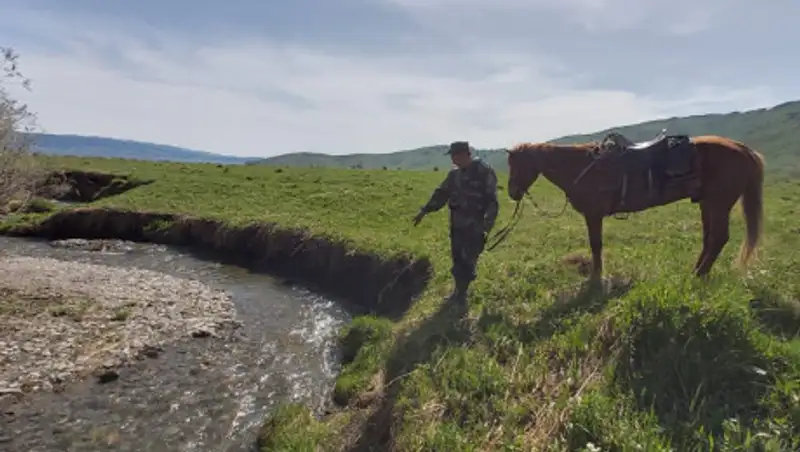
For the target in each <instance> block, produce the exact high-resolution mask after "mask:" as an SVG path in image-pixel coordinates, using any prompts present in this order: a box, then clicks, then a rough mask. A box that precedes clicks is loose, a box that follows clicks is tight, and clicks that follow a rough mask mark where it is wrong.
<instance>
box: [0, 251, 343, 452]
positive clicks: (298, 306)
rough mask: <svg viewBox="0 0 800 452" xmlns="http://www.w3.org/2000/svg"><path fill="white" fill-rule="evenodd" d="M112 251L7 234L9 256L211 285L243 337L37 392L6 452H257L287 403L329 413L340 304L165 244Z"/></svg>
mask: <svg viewBox="0 0 800 452" xmlns="http://www.w3.org/2000/svg"><path fill="white" fill-rule="evenodd" d="M120 245H121V248H120V249H117V250H116V251H112V252H99V251H86V250H81V249H74V248H57V247H53V246H51V245H50V244H48V243H47V242H43V241H32V240H27V239H19V238H10V237H0V249H2V250H3V251H4V252H5V253H8V254H16V255H24V256H40V257H51V258H56V259H63V260H71V261H78V262H87V263H96V264H104V265H112V266H117V267H135V268H144V269H149V270H156V271H161V272H164V273H167V274H170V275H174V276H183V277H189V278H194V279H199V280H201V281H203V282H204V283H206V284H208V285H210V286H212V287H216V288H220V289H223V290H226V291H227V292H228V293H230V294H231V295H232V297H233V301H234V304H235V306H236V309H237V312H238V317H239V319H240V320H241V321H242V323H243V324H242V327H241V328H240V329H239V330H238V331H237V335H236V337H234V338H233V339H230V340H227V339H217V338H202V339H201V338H187V339H185V340H183V341H181V342H179V343H176V344H172V345H168V346H165V347H163V351H162V352H161V353H160V354H159V356H158V357H157V358H155V359H146V360H142V361H137V362H135V363H134V364H133V365H132V366H130V367H124V368H121V369H119V375H120V378H119V379H118V380H117V381H115V382H113V383H108V384H102V385H101V384H98V383H97V382H95V381H94V380H91V381H90V380H87V381H84V382H81V383H76V384H72V385H70V386H68V387H67V388H66V389H65V390H64V391H62V392H51V393H42V394H34V395H28V396H26V397H25V399H24V400H23V401H22V402H20V403H17V404H15V405H13V406H12V407H11V408H7V409H5V411H6V412H5V413H0V424H5V425H2V426H0V450H3V451H5V450H9V451H12V450H14V451H15V450H20V451H26V452H34V451H73V450H74V451H94V450H114V451H150V452H159V451H226V452H228V451H231V452H233V451H250V450H253V447H254V443H255V436H256V434H257V431H258V427H259V426H260V424H261V423H262V422H263V420H264V418H265V416H266V415H267V414H268V413H269V412H270V410H271V409H272V408H273V407H274V406H275V405H276V404H277V403H279V402H282V401H286V400H293V401H300V402H304V403H308V404H311V405H312V406H313V407H314V408H315V409H318V410H321V409H324V404H325V403H326V401H327V400H328V399H329V397H330V391H331V389H332V385H333V383H334V379H335V375H336V373H337V372H338V367H337V366H338V358H337V356H336V353H337V350H336V349H335V334H336V332H337V330H338V328H339V327H341V326H342V325H343V324H344V323H345V322H347V321H348V320H349V319H348V316H347V314H346V313H345V312H344V311H343V310H342V309H341V308H340V307H339V306H338V305H337V304H335V303H333V302H332V301H329V300H325V299H322V298H320V297H316V296H314V295H313V294H311V293H308V292H306V291H303V290H301V289H297V288H292V287H287V286H284V285H281V284H280V283H278V282H277V281H276V280H274V279H273V278H270V277H268V276H265V275H259V274H253V273H250V272H248V271H247V270H244V269H241V268H238V267H231V266H225V265H221V264H218V263H214V262H210V261H205V260H201V259H198V258H195V257H193V256H192V255H191V254H189V253H188V252H185V251H181V250H176V249H174V248H168V247H164V246H159V245H149V244H132V243H122V242H120Z"/></svg>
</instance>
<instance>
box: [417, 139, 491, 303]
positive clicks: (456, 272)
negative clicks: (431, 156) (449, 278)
mask: <svg viewBox="0 0 800 452" xmlns="http://www.w3.org/2000/svg"><path fill="white" fill-rule="evenodd" d="M446 154H448V155H450V158H451V159H452V161H453V164H454V165H455V166H456V168H454V169H453V170H451V171H450V172H449V173H448V174H447V177H446V178H445V180H444V181H443V182H442V183H441V184H440V185H439V186H438V187H437V188H436V190H434V192H433V195H431V198H430V200H429V201H428V203H427V204H425V205H424V206H423V207H422V208H421V209H420V211H419V213H418V214H417V215H416V216H415V217H414V226H416V225H418V224H419V222H420V221H421V220H422V218H423V217H424V216H425V215H427V214H428V213H430V212H435V211H437V210H439V209H441V208H442V207H444V204H445V203H447V204H448V205H449V207H450V252H451V254H452V259H453V267H452V269H451V273H452V275H453V279H454V281H455V290H454V291H453V295H452V298H453V299H454V301H458V302H461V303H466V295H467V289H468V288H469V285H470V283H471V282H472V281H473V280H475V278H476V277H477V272H476V266H477V263H478V257H479V256H480V254H481V253H482V252H483V248H484V245H485V244H486V238H487V236H488V234H489V232H490V231H491V230H492V228H493V227H494V222H495V219H496V218H497V212H498V203H497V175H496V174H495V172H494V169H492V167H491V166H489V165H488V164H487V163H486V162H484V161H483V160H480V159H478V158H473V157H472V153H471V152H470V148H469V142H467V141H455V142H453V143H451V144H450V148H449V149H448V151H447V153H446Z"/></svg>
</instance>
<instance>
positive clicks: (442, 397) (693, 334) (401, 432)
mask: <svg viewBox="0 0 800 452" xmlns="http://www.w3.org/2000/svg"><path fill="white" fill-rule="evenodd" d="M44 161H45V162H46V163H47V164H48V165H50V166H64V167H69V168H78V169H92V170H100V171H106V172H112V173H117V174H127V175H131V176H133V177H137V178H142V179H154V180H155V182H154V183H152V184H149V185H145V186H142V187H138V188H136V189H134V190H131V191H129V192H126V193H124V194H121V195H119V196H115V197H110V198H106V199H102V200H99V201H97V202H95V203H93V204H96V205H98V206H112V207H118V208H130V209H138V210H148V211H164V212H179V213H187V214H191V215H193V216H200V217H208V218H213V219H219V220H221V221H225V222H229V223H231V224H244V223H248V222H252V221H271V222H278V223H279V224H282V225H285V226H303V227H308V228H310V230H312V231H313V232H314V233H317V234H321V235H325V236H329V237H333V238H340V239H346V240H347V241H349V242H350V243H351V244H352V246H354V247H357V248H360V249H366V250H376V251H378V252H379V253H382V254H393V253H396V252H399V251H404V252H411V253H413V254H415V255H419V256H428V257H430V259H431V260H432V262H433V263H434V266H435V269H436V271H435V276H434V278H433V280H432V281H431V283H430V285H429V288H428V290H427V291H426V292H425V293H424V295H423V296H422V298H421V299H420V300H419V301H417V302H416V304H415V305H414V306H413V307H412V309H411V310H410V311H409V312H408V313H407V314H406V316H405V317H404V318H403V320H402V321H399V322H390V321H389V320H386V319H382V318H372V317H361V318H357V319H356V320H355V321H354V322H353V324H352V325H351V326H350V327H349V328H348V330H347V331H344V332H343V338H344V339H343V344H344V352H345V359H346V365H345V367H344V370H343V372H342V375H341V376H340V378H339V380H338V383H337V388H336V399H337V400H339V401H341V402H346V403H349V404H350V406H349V407H347V408H340V409H338V410H335V412H334V413H333V414H331V415H329V416H327V417H326V418H324V419H322V420H317V419H315V418H313V417H311V416H309V414H308V413H307V411H305V410H304V409H303V408H302V407H295V406H287V407H285V408H282V409H281V410H279V411H278V412H277V413H276V416H275V417H274V418H273V419H271V420H270V421H269V422H268V423H267V425H266V426H265V428H264V433H263V440H262V447H263V450H269V451H305V450H369V448H368V447H366V446H367V445H369V444H373V445H377V444H380V442H381V441H383V442H386V441H389V442H390V443H391V445H392V446H393V447H394V450H400V451H430V450H436V451H446V450H458V451H462V450H464V451H471V450H476V451H477V450H498V451H500V450H502V451H513V450H548V449H549V450H565V451H566V450H570V451H573V450H620V451H628V450H648V451H652V450H676V451H694V450H698V451H699V450H724V451H745V450H748V451H749V450H753V451H756V450H769V451H779V450H786V451H788V450H799V449H800V337H799V336H798V334H799V333H798V330H799V329H800V301H798V300H800V282H798V278H797V272H798V270H800V254H798V253H797V250H798V249H800V222H799V221H798V216H799V215H800V211H798V209H799V208H798V206H800V182H797V181H783V182H781V181H772V180H770V179H769V175H768V182H767V187H766V189H765V197H766V204H765V236H764V239H763V242H762V248H761V258H760V259H761V260H760V262H758V263H757V264H755V265H754V266H753V267H752V268H751V270H750V272H749V274H748V275H747V276H743V275H740V274H738V273H737V272H736V271H735V270H734V268H733V266H732V265H731V262H732V259H733V257H734V255H735V252H737V251H738V247H739V243H740V241H741V239H742V234H743V231H742V229H743V227H742V226H743V225H742V220H741V215H740V209H739V207H738V206H737V207H736V209H735V212H734V215H733V218H734V219H733V223H732V226H733V227H732V231H731V242H730V243H729V244H728V246H727V247H726V249H725V251H724V253H723V255H722V256H721V257H720V260H719V261H718V262H717V265H716V267H715V268H714V270H713V272H712V275H713V276H712V278H711V279H710V280H709V281H707V282H705V283H701V282H700V281H697V280H695V279H694V278H693V277H692V276H690V270H691V268H692V265H693V264H694V261H695V259H696V257H697V253H698V252H699V249H700V242H701V232H700V221H699V211H698V208H697V206H696V205H693V204H690V203H689V202H681V203H677V204H673V205H669V206H665V207H660V208H656V209H652V210H650V211H647V212H643V213H640V214H636V215H632V216H631V217H630V218H629V219H627V220H616V219H608V220H607V221H606V224H605V234H604V238H605V263H606V275H607V277H608V280H609V281H610V282H609V284H608V286H609V287H608V288H607V290H606V291H603V292H599V291H590V290H587V289H586V288H585V287H584V285H583V282H584V277H583V276H581V274H580V272H579V269H578V267H577V266H576V265H575V264H574V263H571V262H572V260H571V259H568V257H570V256H574V255H575V254H581V255H588V243H587V238H586V232H585V226H584V223H583V220H582V218H581V217H580V216H578V214H576V213H575V212H574V211H572V210H571V209H570V208H567V209H566V211H565V212H564V214H563V215H561V216H557V217H555V218H550V217H549V216H547V215H543V214H541V213H540V212H537V211H536V210H535V209H533V208H532V206H526V207H525V212H524V216H523V218H522V220H521V221H520V223H519V225H518V226H517V228H516V230H515V231H514V232H513V233H512V234H511V236H510V238H509V239H508V241H507V242H505V243H504V244H503V245H501V246H499V247H498V248H497V249H496V250H494V251H493V252H489V253H486V254H484V255H483V256H482V258H481V261H480V264H479V278H478V280H477V281H476V282H475V283H474V284H473V288H472V293H471V296H470V301H469V312H468V313H467V314H466V316H465V317H463V318H461V316H460V315H459V314H460V313H458V312H456V308H453V307H449V306H446V305H445V304H443V300H444V298H445V296H446V295H447V294H448V293H449V291H450V288H451V286H450V283H451V282H450V276H449V272H448V270H449V265H450V261H449V243H448V231H447V212H446V208H445V209H443V210H442V211H440V212H439V213H436V214H431V215H429V216H428V217H426V218H425V220H423V223H422V224H420V225H419V226H418V227H416V228H414V227H412V225H411V219H412V217H413V215H414V214H415V213H416V211H417V209H418V208H419V206H421V205H422V204H423V203H424V202H425V201H426V200H427V199H428V197H429V195H430V193H431V190H432V189H433V188H434V187H435V186H436V185H437V184H438V183H439V182H440V180H441V178H443V177H444V176H445V173H444V172H432V171H431V172H421V171H419V172H401V171H381V170H335V169H289V168H284V169H280V168H279V169H276V168H272V167H263V166H231V167H218V166H216V165H197V164H169V163H146V162H130V161H122V160H104V159H82V158H70V159H66V158H49V159H46V160H44ZM767 164H768V165H769V161H767ZM499 176H500V183H501V185H503V188H505V183H506V177H505V175H504V174H499ZM531 194H532V195H533V196H534V197H535V198H536V199H537V202H538V203H539V205H540V207H541V208H542V209H543V210H544V211H546V212H547V213H549V214H554V213H557V212H559V211H560V210H561V208H562V206H563V202H564V198H563V196H562V195H561V193H560V192H559V191H557V190H556V189H555V188H554V187H552V186H550V185H548V184H547V183H546V182H545V181H539V182H537V184H536V185H534V187H533V189H532V190H531ZM499 195H500V201H501V213H500V217H499V218H498V222H497V227H498V228H500V227H502V226H504V225H505V224H506V222H507V221H508V219H509V217H510V215H511V212H512V209H513V203H512V201H511V200H510V199H509V198H508V197H507V195H506V193H505V191H501V192H500V193H499ZM37 215H42V214H37ZM36 218H38V217H36V216H35V215H34V216H30V217H28V219H36ZM8 221H20V219H18V218H17V219H14V218H11V219H9V220H8ZM443 306H445V307H443ZM359 447H361V449H359ZM598 448H599V449H598ZM376 450H390V449H389V447H388V446H386V445H385V444H384V445H383V446H382V447H378V448H376Z"/></svg>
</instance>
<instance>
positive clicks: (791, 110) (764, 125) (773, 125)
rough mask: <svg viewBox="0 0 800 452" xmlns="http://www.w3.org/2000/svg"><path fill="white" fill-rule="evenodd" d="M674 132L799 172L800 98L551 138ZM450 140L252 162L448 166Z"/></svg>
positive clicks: (491, 154) (489, 153) (494, 160)
mask: <svg viewBox="0 0 800 452" xmlns="http://www.w3.org/2000/svg"><path fill="white" fill-rule="evenodd" d="M664 128H666V129H667V133H670V134H688V135H709V134H715V135H722V136H727V137H730V138H734V139H736V140H740V141H742V142H744V143H745V144H747V145H749V146H752V147H754V148H756V149H757V150H759V151H761V152H762V153H763V154H764V155H765V156H766V158H767V168H768V170H771V171H777V172H782V173H791V174H792V175H797V176H800V101H793V102H786V103H783V104H780V105H777V106H774V107H771V108H760V109H757V110H749V111H745V112H733V113H727V114H706V115H695V116H687V117H681V118H677V117H676V118H667V119H659V120H654V121H647V122H642V123H638V124H632V125H626V126H621V127H614V128H611V129H606V130H601V131H598V132H594V133H590V134H585V135H570V136H565V137H561V138H557V139H554V140H551V142H554V143H576V142H585V141H591V140H596V139H600V138H602V137H603V136H604V135H606V134H607V133H609V132H611V131H617V132H621V133H623V134H624V135H626V136H628V137H629V138H630V139H632V140H636V141H638V140H646V139H648V138H652V137H655V136H656V135H657V134H658V132H659V131H661V129H664ZM445 150H446V146H444V145H437V146H427V147H423V148H418V149H411V150H406V151H399V152H392V153H388V154H349V155H337V156H333V155H327V154H316V153H305V152H304V153H291V154H284V155H279V156H275V157H269V158H266V159H262V160H257V161H254V162H250V163H251V164H264V165H275V166H320V167H344V168H347V167H361V168H382V167H386V168H387V169H432V168H434V167H442V168H443V169H444V168H449V167H450V161H449V159H448V158H447V157H446V156H445V155H443V154H444V151H445ZM478 154H479V155H480V156H481V157H483V158H485V159H486V160H487V161H488V162H489V163H490V164H491V165H492V166H494V167H495V168H497V169H499V170H503V171H505V170H506V169H507V164H506V158H505V155H504V154H503V152H502V151H498V150H488V149H487V150H479V151H478Z"/></svg>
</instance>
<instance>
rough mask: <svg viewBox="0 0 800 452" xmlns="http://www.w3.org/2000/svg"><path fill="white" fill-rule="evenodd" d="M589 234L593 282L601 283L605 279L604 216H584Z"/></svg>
mask: <svg viewBox="0 0 800 452" xmlns="http://www.w3.org/2000/svg"><path fill="white" fill-rule="evenodd" d="M584 219H585V220H586V229H587V231H588V233H589V246H590V247H591V248H592V275H591V280H592V281H594V282H597V281H600V279H601V278H602V277H603V216H602V215H588V214H587V215H584Z"/></svg>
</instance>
